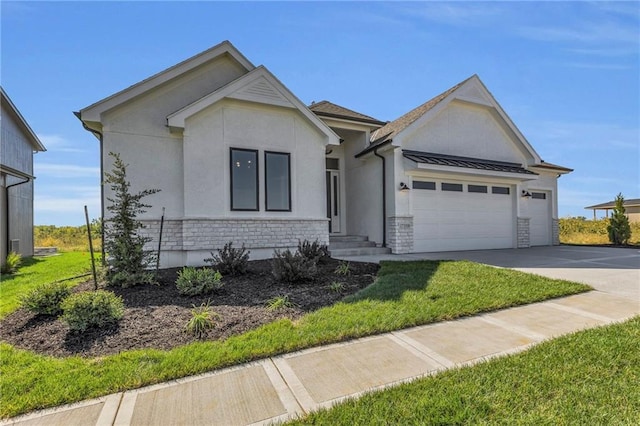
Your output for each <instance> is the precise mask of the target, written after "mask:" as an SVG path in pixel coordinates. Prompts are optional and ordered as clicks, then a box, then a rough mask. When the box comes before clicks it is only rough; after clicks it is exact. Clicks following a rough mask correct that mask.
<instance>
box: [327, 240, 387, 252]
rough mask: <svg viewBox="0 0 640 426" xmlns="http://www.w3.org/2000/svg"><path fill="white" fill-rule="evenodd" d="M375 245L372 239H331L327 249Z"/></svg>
mask: <svg viewBox="0 0 640 426" xmlns="http://www.w3.org/2000/svg"><path fill="white" fill-rule="evenodd" d="M375 246H376V243H375V242H374V241H331V242H330V243H329V250H335V249H346V248H358V247H375Z"/></svg>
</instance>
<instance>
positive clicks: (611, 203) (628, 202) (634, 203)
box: [585, 198, 640, 210]
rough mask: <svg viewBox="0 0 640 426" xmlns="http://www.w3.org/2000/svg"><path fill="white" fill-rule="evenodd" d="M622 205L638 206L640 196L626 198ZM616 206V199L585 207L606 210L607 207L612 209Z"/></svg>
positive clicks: (639, 204)
mask: <svg viewBox="0 0 640 426" xmlns="http://www.w3.org/2000/svg"><path fill="white" fill-rule="evenodd" d="M622 205H623V206H624V207H637V206H640V198H630V199H628V200H624V203H622ZM615 206H616V202H615V201H609V202H608V203H602V204H596V205H594V206H589V207H585V209H592V210H600V209H602V210H606V209H612V208H614V207H615Z"/></svg>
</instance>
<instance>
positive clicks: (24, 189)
mask: <svg viewBox="0 0 640 426" xmlns="http://www.w3.org/2000/svg"><path fill="white" fill-rule="evenodd" d="M0 101H1V102H0V103H1V104H2V115H1V119H0V128H1V129H2V136H1V139H0V142H1V149H0V153H1V154H0V187H1V188H2V189H1V191H2V193H1V194H0V230H1V231H2V232H0V234H1V235H2V236H1V237H0V258H1V259H2V262H4V260H5V259H6V257H7V253H8V252H9V251H15V252H17V253H20V254H21V255H22V256H33V179H34V176H33V154H34V153H35V152H40V151H46V149H45V147H44V145H42V142H40V140H39V139H38V137H37V136H36V134H35V133H34V132H33V130H31V127H29V124H28V123H27V121H26V120H25V119H24V117H23V116H22V114H20V111H18V108H16V106H15V105H14V104H13V102H12V101H11V99H10V98H9V96H8V95H7V94H6V93H5V91H4V89H3V88H0Z"/></svg>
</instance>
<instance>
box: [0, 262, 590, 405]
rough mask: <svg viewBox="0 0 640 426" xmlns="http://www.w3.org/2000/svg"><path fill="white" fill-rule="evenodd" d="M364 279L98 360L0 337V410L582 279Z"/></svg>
mask: <svg viewBox="0 0 640 426" xmlns="http://www.w3.org/2000/svg"><path fill="white" fill-rule="evenodd" d="M381 266H382V267H381V269H380V272H379V277H378V279H377V280H376V282H375V283H374V284H372V285H371V286H369V287H368V288H366V289H364V290H363V291H361V292H359V293H357V294H355V295H354V296H351V297H349V298H347V299H345V301H344V302H340V303H337V304H335V305H333V306H330V307H326V308H323V309H320V310H318V311H315V312H312V313H309V314H307V315H305V316H303V317H302V318H300V319H298V320H296V321H295V322H294V321H291V320H288V319H281V320H278V321H275V322H272V323H269V324H266V325H264V326H262V327H260V328H258V329H255V330H253V331H250V332H247V333H244V334H242V335H239V336H234V337H231V338H229V339H226V340H224V341H215V342H197V343H193V344H190V345H186V346H182V347H179V348H175V349H173V350H170V351H159V350H138V351H130V352H125V353H121V354H118V355H113V356H107V357H102V358H98V359H83V358H80V357H69V358H64V359H56V358H51V357H45V356H39V355H35V354H33V353H31V352H28V351H24V350H18V349H16V348H14V347H12V346H10V345H8V344H6V343H2V344H0V394H1V395H2V405H1V406H0V416H2V417H7V416H14V415H17V414H20V413H24V412H27V411H30V410H34V409H38V408H45V407H50V406H55V405H59V404H63V403H68V402H74V401H79V400H82V399H87V398H93V397H97V396H100V395H106V394H109V393H112V392H117V391H123V390H127V389H133V388H136V387H141V386H145V385H150V384H153V383H158V382H163V381H167V380H171V379H175V378H179V377H184V376H188V375H193V374H198V373H202V372H205V371H209V370H213V369H217V368H221V367H225V366H229V365H234V364H239V363H242V362H247V361H250V360H254V359H259V358H265V357H268V356H273V355H277V354H281V353H285V352H291V351H294V350H298V349H302V348H306V347H311V346H316V345H321V344H326V343H331V342H337V341H341V340H345V339H350V338H356V337H361V336H365V335H370V334H376V333H381V332H385V331H390V330H396V329H400V328H405V327H410V326H414V325H418V324H426V323H430V322H434V321H442V320H446V319H451V318H456V317H460V316H465V315H471V314H476V313H480V312H485V311H491V310H495V309H499V308H506V307H509V306H514V305H519V304H525V303H530V302H534V301H539V300H544V299H548V298H552V297H557V296H562V295H566V294H573V293H579V292H582V291H586V290H588V289H589V287H588V286H585V285H582V284H577V283H571V282H568V281H560V280H552V279H547V278H543V277H539V276H535V275H529V274H525V273H521V272H518V271H512V270H508V269H499V268H493V267H489V266H484V265H480V264H476V263H472V262H437V261H422V262H383V263H382V265H381Z"/></svg>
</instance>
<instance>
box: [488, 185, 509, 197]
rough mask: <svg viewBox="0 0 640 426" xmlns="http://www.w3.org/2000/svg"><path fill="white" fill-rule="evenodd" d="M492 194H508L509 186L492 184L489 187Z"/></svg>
mask: <svg viewBox="0 0 640 426" xmlns="http://www.w3.org/2000/svg"><path fill="white" fill-rule="evenodd" d="M491 193H492V194H504V195H509V187H507V186H492V187H491Z"/></svg>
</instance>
